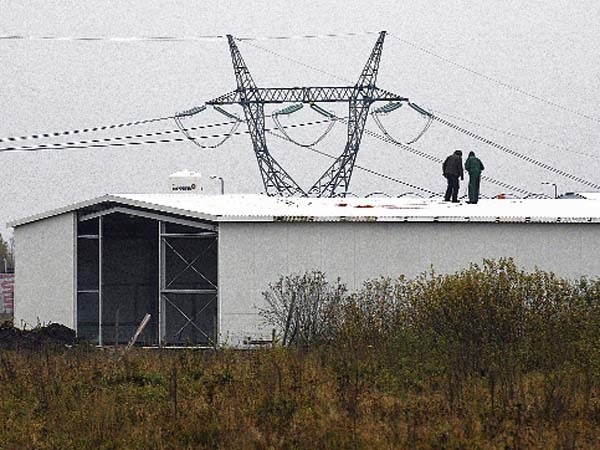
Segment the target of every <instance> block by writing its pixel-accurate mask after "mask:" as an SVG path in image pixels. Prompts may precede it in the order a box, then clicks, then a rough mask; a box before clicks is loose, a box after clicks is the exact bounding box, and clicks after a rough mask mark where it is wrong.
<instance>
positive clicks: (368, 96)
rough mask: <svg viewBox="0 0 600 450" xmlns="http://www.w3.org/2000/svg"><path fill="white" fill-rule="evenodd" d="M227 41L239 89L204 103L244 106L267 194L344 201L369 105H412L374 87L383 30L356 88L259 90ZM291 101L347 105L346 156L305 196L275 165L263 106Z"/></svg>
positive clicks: (238, 55)
mask: <svg viewBox="0 0 600 450" xmlns="http://www.w3.org/2000/svg"><path fill="white" fill-rule="evenodd" d="M227 39H228V42H229V49H230V51H231V60H232V62H233V70H234V72H235V78H236V82H237V89H236V90H235V91H233V92H230V93H228V94H225V95H223V96H221V97H217V98H215V99H213V100H210V101H208V102H206V103H207V104H209V105H231V104H239V105H241V106H242V108H243V110H244V115H245V117H246V122H247V124H248V130H249V133H250V136H251V138H252V143H253V145H254V153H255V154H256V159H257V161H258V167H259V170H260V173H261V176H262V179H263V183H264V186H265V191H266V193H267V194H268V195H283V196H312V197H335V196H338V195H341V196H344V195H345V193H346V192H348V189H349V187H350V179H351V177H352V170H353V169H354V163H355V161H356V155H357V154H358V150H359V147H360V141H361V138H362V135H363V130H364V127H365V122H366V120H367V116H368V114H369V108H370V106H371V104H372V103H374V102H377V101H408V99H407V98H405V97H401V96H399V95H396V94H393V93H391V92H388V91H385V90H383V89H379V88H378V87H377V86H376V85H375V83H376V81H377V72H378V70H379V61H380V59H381V52H382V49H383V41H384V39H385V31H382V32H381V33H379V38H378V39H377V42H376V43H375V47H374V48H373V50H372V51H371V55H370V56H369V59H368V60H367V63H366V64H365V67H364V69H363V70H362V73H361V74H360V77H359V79H358V82H357V83H356V84H355V85H354V86H309V87H293V88H259V87H257V86H256V83H255V82H254V80H253V79H252V75H250V71H249V70H248V66H246V63H245V62H244V59H243V58H242V55H241V54H240V51H239V49H238V47H237V45H236V43H235V40H234V38H233V36H231V35H227ZM287 102H301V103H327V102H347V103H348V120H347V122H348V133H347V141H346V146H345V147H344V151H343V152H342V153H341V155H340V156H338V157H337V158H336V160H335V161H334V162H333V164H332V165H331V166H330V167H329V168H328V169H327V170H326V171H325V172H324V173H323V175H321V177H320V178H319V179H318V180H317V181H316V182H315V184H314V185H313V186H312V187H311V188H310V189H309V190H308V191H307V192H305V191H304V190H303V189H302V188H301V187H300V186H299V185H298V184H297V183H296V182H295V181H294V180H293V179H292V177H291V176H290V175H289V174H288V173H287V172H286V171H285V170H284V169H283V168H282V167H281V166H280V165H279V163H277V161H276V160H275V159H274V158H273V156H272V155H271V154H270V152H269V149H268V147H267V141H266V138H265V113H264V105H265V104H271V103H287Z"/></svg>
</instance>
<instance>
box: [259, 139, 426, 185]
mask: <svg viewBox="0 0 600 450" xmlns="http://www.w3.org/2000/svg"><path fill="white" fill-rule="evenodd" d="M278 131H279V130H278ZM267 132H268V133H269V134H271V135H272V136H275V137H277V138H279V139H282V140H284V141H288V142H291V143H292V144H294V145H296V146H298V147H300V148H303V149H305V150H309V151H311V152H313V153H317V154H319V155H322V156H325V157H327V158H329V159H337V156H334V155H332V154H330V153H326V152H324V151H322V150H318V149H316V148H314V146H305V145H301V144H299V143H297V142H295V141H294V140H292V139H289V138H288V137H287V136H285V135H280V134H277V133H275V132H274V131H270V130H269V131H267ZM354 167H355V168H356V169H360V170H362V171H364V172H367V173H370V174H372V175H375V176H378V177H380V178H384V179H386V180H390V181H393V182H395V183H398V184H403V185H404V186H408V187H410V188H411V189H417V190H419V191H422V192H426V193H428V194H431V195H435V194H436V192H434V191H431V190H429V189H426V188H423V187H420V186H417V185H415V184H411V183H407V182H406V181H402V180H400V179H399V178H395V177H392V176H390V175H386V174H384V173H381V172H378V171H376V170H373V169H369V168H367V167H364V166H360V165H358V164H355V165H354Z"/></svg>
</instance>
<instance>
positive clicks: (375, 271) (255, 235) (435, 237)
mask: <svg viewBox="0 0 600 450" xmlns="http://www.w3.org/2000/svg"><path fill="white" fill-rule="evenodd" d="M219 228H220V229H219V278H220V315H221V333H222V339H223V340H224V341H226V342H230V343H231V344H234V345H235V344H238V343H239V342H241V341H242V340H243V339H244V338H245V337H248V336H251V337H253V338H254V337H256V338H259V337H263V338H267V337H268V336H269V335H270V330H269V329H268V327H265V326H264V324H262V323H261V319H260V317H259V316H258V315H257V308H258V307H260V306H261V305H262V295H261V293H262V292H263V291H264V290H265V289H266V287H267V285H268V283H269V282H274V281H276V280H277V278H278V277H279V275H282V274H289V273H291V272H302V271H305V270H310V269H319V270H322V271H324V272H325V273H326V274H327V275H328V278H329V279H330V280H333V279H335V278H336V277H338V276H339V277H340V278H341V279H342V280H343V281H344V282H346V283H347V284H348V287H349V288H350V289H356V288H358V287H360V285H361V284H362V282H363V281H365V280H366V279H369V278H376V277H380V276H392V277H395V276H398V275H400V274H405V275H407V276H409V277H412V276H415V275H417V274H419V273H421V272H423V271H425V270H428V269H429V268H430V267H431V266H433V268H434V269H435V270H436V271H437V272H441V273H450V272H454V271H456V270H457V269H459V268H461V267H466V266H468V265H469V264H470V263H471V262H475V263H481V262H482V260H483V259H484V258H500V257H513V258H514V259H515V261H516V263H517V264H518V265H519V266H521V267H524V268H528V269H533V268H534V267H536V266H537V267H539V268H541V269H544V270H550V271H554V272H555V273H557V274H559V275H563V276H566V277H580V276H582V275H588V276H598V275H600V258H598V254H599V253H600V227H599V226H598V225H594V224H556V223H554V224H540V223H530V224H527V223H522V224H518V223H344V222H330V223H324V222H313V223H230V222H227V223H221V224H220V226H219Z"/></svg>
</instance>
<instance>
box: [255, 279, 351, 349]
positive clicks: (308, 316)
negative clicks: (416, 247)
mask: <svg viewBox="0 0 600 450" xmlns="http://www.w3.org/2000/svg"><path fill="white" fill-rule="evenodd" d="M346 291H347V289H346V286H345V285H344V284H342V283H341V282H340V280H339V279H338V280H337V281H336V282H335V283H334V284H333V285H330V284H329V283H328V282H327V280H326V279H325V274H324V273H323V272H320V271H318V270H313V271H311V272H306V273H304V274H293V275H290V276H281V277H280V278H279V280H278V281H277V282H275V283H271V284H269V289H268V290H267V291H265V292H263V296H264V299H265V302H266V304H267V306H266V307H265V308H263V309H261V310H260V314H261V315H262V316H263V318H264V319H265V321H266V322H267V323H269V324H270V325H273V326H275V327H277V329H278V330H279V331H280V334H279V338H280V341H281V344H282V345H284V346H289V345H299V346H305V345H310V344H315V343H317V342H323V341H326V340H327V339H329V338H330V337H331V330H332V329H333V328H334V327H335V326H334V323H335V320H336V317H335V314H336V312H337V311H339V309H340V305H341V303H342V301H343V298H344V296H345V294H346Z"/></svg>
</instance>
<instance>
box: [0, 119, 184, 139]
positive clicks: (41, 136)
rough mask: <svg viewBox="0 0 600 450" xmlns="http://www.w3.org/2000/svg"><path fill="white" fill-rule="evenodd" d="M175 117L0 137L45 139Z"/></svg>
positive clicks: (143, 123)
mask: <svg viewBox="0 0 600 450" xmlns="http://www.w3.org/2000/svg"><path fill="white" fill-rule="evenodd" d="M173 118H174V116H167V117H157V118H154V119H145V120H137V121H135V122H122V123H116V124H113V125H102V126H97V127H91V128H81V129H76V130H67V131H55V132H45V133H36V134H30V135H27V136H11V137H5V138H0V143H1V142H15V141H25V140H30V139H44V138H50V137H56V136H68V135H72V134H82V133H90V132H96V131H104V130H112V129H115V128H125V127H133V126H137V125H145V124H148V123H154V122H161V121H163V120H171V119H173Z"/></svg>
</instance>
